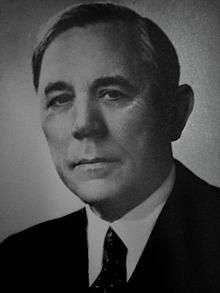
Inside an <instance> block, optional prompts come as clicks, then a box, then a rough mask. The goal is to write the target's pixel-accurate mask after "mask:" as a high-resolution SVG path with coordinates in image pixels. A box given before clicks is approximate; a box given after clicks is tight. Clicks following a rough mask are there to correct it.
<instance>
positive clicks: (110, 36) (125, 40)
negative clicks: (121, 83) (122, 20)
mask: <svg viewBox="0 0 220 293" xmlns="http://www.w3.org/2000/svg"><path fill="white" fill-rule="evenodd" d="M136 43H137V42H136V41H135V37H134V34H132V33H131V30H129V28H128V27H126V26H125V25H123V24H119V23H117V24H95V25H88V26H85V27H74V28H72V29H69V30H67V31H65V32H64V33H62V34H61V35H60V36H58V37H57V38H56V39H55V40H54V41H53V42H52V43H51V44H50V45H49V47H48V48H47V50H46V52H45V55H44V58H43V61H42V67H41V76H40V88H41V87H43V86H44V85H45V83H47V82H48V81H53V80H56V79H64V80H65V81H67V82H72V79H75V78H76V77H77V76H81V77H83V76H85V78H86V79H93V78H98V77H99V76H105V75H117V74H122V75H126V76H127V77H129V76H130V77H131V76H132V78H133V79H134V81H135V79H137V81H138V80H139V79H140V77H141V76H143V72H142V71H143V70H142V68H143V66H142V62H141V58H140V54H138V53H137V48H136V47H137V46H136ZM51 79H52V80H51Z"/></svg>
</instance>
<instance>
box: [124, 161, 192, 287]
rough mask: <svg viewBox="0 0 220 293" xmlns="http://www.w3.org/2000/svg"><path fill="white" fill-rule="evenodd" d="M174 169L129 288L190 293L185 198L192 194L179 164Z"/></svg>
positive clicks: (190, 275)
mask: <svg viewBox="0 0 220 293" xmlns="http://www.w3.org/2000/svg"><path fill="white" fill-rule="evenodd" d="M176 165H177V170H176V171H177V172H176V173H177V174H176V181H175V184H174V188H173V191H172V193H171V195H170V197H169V199H168V200H167V202H166V204H165V206H164V208H163V210H162V212H161V214H160V216H159V218H158V220H157V222H156V224H155V227H154V229H153V231H152V233H151V236H150V238H149V240H148V243H147V245H146V247H145V249H144V251H143V254H142V257H141V259H140V260H139V262H138V265H137V267H136V269H135V271H134V273H133V274H132V276H131V279H130V280H129V282H128V286H129V287H130V288H135V289H136V288H139V287H140V288H141V287H142V288H143V286H146V289H151V290H156V291H157V292H158V291H159V292H160V291H162V290H163V292H177V291H178V292H191V291H190V284H191V283H192V278H193V274H194V272H193V269H192V265H191V257H190V254H189V250H188V243H190V241H191V240H190V239H189V236H188V235H189V234H188V230H189V227H188V225H187V222H188V221H187V217H188V216H189V215H188V214H187V208H188V205H189V203H188V202H187V194H188V193H189V192H191V191H190V190H189V188H188V183H187V182H186V181H185V180H184V179H186V177H187V176H188V174H183V173H184V172H182V166H181V165H180V164H179V163H178V162H177V163H176ZM183 177H184V178H183ZM137 286H138V287H137ZM173 290H174V291H173ZM175 290H176V291H175Z"/></svg>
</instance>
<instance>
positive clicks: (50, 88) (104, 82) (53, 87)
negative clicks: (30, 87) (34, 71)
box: [44, 75, 136, 96]
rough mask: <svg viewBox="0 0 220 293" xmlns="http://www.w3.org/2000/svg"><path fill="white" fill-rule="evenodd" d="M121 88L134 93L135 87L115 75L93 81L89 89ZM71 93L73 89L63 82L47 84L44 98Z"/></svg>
mask: <svg viewBox="0 0 220 293" xmlns="http://www.w3.org/2000/svg"><path fill="white" fill-rule="evenodd" d="M112 85H116V86H121V87H124V88H126V89H128V90H129V91H132V92H134V91H136V87H135V86H134V85H132V84H131V83H130V82H129V81H128V79H126V78H125V77H123V76H121V75H115V76H106V77H100V78H97V79H95V80H94V81H93V83H92V85H91V89H92V90H93V91H96V90H97V89H98V88H99V87H107V86H112ZM64 90H67V91H72V92H74V88H73V86H72V85H71V84H69V83H67V82H65V81H61V80H59V81H56V82H49V83H48V84H47V86H46V87H45V89H44V94H45V96H47V95H49V94H50V93H51V92H55V91H64Z"/></svg>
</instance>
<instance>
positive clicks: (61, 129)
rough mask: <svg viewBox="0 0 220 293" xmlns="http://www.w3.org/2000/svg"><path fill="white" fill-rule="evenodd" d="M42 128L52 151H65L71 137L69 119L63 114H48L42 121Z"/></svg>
mask: <svg viewBox="0 0 220 293" xmlns="http://www.w3.org/2000/svg"><path fill="white" fill-rule="evenodd" d="M42 129H43V132H44V134H45V137H46V139H47V142H48V145H49V148H50V150H51V152H52V153H54V152H56V153H64V152H65V150H66V148H67V145H68V140H69V137H70V129H71V128H70V125H69V123H68V119H66V117H62V116H59V117H58V116H48V117H47V118H45V119H44V121H43V122H42Z"/></svg>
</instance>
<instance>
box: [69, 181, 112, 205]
mask: <svg viewBox="0 0 220 293" xmlns="http://www.w3.org/2000/svg"><path fill="white" fill-rule="evenodd" d="M72 191H73V192H74V193H75V194H76V195H77V196H78V197H79V198H80V199H81V200H82V201H83V202H85V203H88V204H91V205H93V204H96V203H101V202H106V201H109V200H110V201H111V200H112V199H114V198H115V197H117V192H116V186H114V184H111V183H108V184H106V182H103V180H100V179H97V180H91V181H87V182H83V183H82V184H79V185H78V186H77V187H75V188H74V189H73V190H72Z"/></svg>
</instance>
